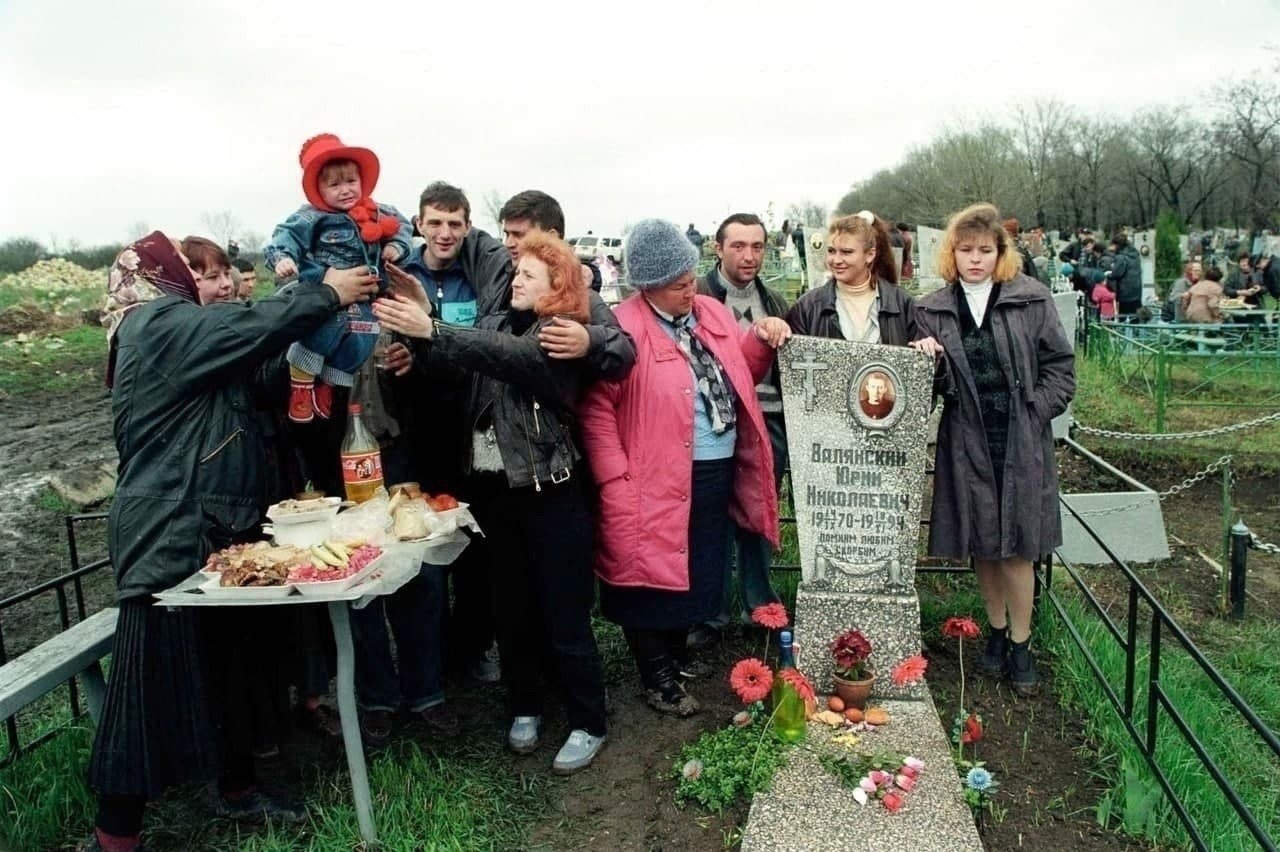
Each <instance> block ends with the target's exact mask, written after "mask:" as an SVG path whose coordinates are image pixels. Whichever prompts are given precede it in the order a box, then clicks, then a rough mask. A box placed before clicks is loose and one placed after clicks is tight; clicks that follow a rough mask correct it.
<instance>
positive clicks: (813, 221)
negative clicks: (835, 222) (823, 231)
mask: <svg viewBox="0 0 1280 852" xmlns="http://www.w3.org/2000/svg"><path fill="white" fill-rule="evenodd" d="M828 212H829V209H828V207H827V206H826V205H825V204H819V203H818V202H816V201H813V200H811V199H808V198H806V199H805V200H803V201H801V202H799V203H797V204H789V205H787V218H788V219H790V220H792V221H796V220H799V221H800V222H803V223H804V224H806V225H812V226H818V227H822V226H825V225H826V224H827V214H828Z"/></svg>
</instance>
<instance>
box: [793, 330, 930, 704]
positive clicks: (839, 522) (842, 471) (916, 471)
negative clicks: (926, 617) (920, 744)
mask: <svg viewBox="0 0 1280 852" xmlns="http://www.w3.org/2000/svg"><path fill="white" fill-rule="evenodd" d="M778 364H779V368H780V373H781V377H782V398H783V405H784V409H785V416H786V423H787V443H788V449H789V451H790V456H791V493H792V499H793V501H794V506H795V515H796V528H797V533H798V538H799V545H800V566H801V571H802V581H801V584H800V587H799V590H798V593H797V603H796V630H797V634H798V635H799V636H800V637H801V642H802V644H804V646H805V647H806V648H812V649H814V650H813V651H808V652H806V653H805V654H804V659H803V663H802V667H803V668H804V669H805V670H806V671H808V672H809V673H810V674H811V675H813V676H814V677H815V678H817V680H816V681H815V685H817V686H818V688H819V689H826V688H827V682H828V681H829V678H830V672H831V668H830V660H829V658H828V655H826V654H825V653H824V650H823V649H824V646H825V645H826V643H827V642H829V641H830V640H831V639H832V638H833V637H834V636H835V635H836V633H838V632H841V631H842V630H844V629H847V628H849V627H857V628H859V629H861V630H862V631H863V632H864V633H866V634H867V636H868V638H869V639H870V640H871V642H872V645H873V649H874V650H873V657H872V660H873V664H874V665H875V666H876V667H877V670H878V671H881V672H883V677H879V678H877V683H876V692H877V694H880V695H896V696H900V697H907V696H909V695H918V694H919V690H894V689H893V688H892V687H891V686H890V684H889V678H888V674H889V671H888V669H889V668H891V667H892V666H893V665H895V664H896V663H898V662H900V661H901V660H902V659H905V658H906V657H908V656H911V655H912V654H915V653H917V652H918V650H919V632H920V620H919V604H918V602H917V600H916V596H915V585H914V584H915V564H916V557H917V551H918V547H919V541H920V512H921V501H922V498H923V495H924V469H925V449H926V447H925V445H926V442H927V440H928V430H927V423H928V419H929V409H930V402H931V399H932V393H933V372H934V365H933V359H932V358H930V357H928V356H926V355H921V354H920V353H918V352H916V351H915V350H912V349H908V348H905V347H898V346H879V345H870V344H861V343H850V342H847V341H844V340H829V339H825V338H815V337H804V336H796V337H793V338H792V339H791V341H790V342H789V343H788V344H787V346H786V347H785V348H784V349H783V350H782V351H781V352H780V353H779V356H778Z"/></svg>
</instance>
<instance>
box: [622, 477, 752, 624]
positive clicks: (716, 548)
mask: <svg viewBox="0 0 1280 852" xmlns="http://www.w3.org/2000/svg"><path fill="white" fill-rule="evenodd" d="M733 468H734V462H733V459H731V458H729V459H719V460H716V461H699V462H694V463H693V505H692V506H691V507H690V509H689V590H688V591H687V592H673V591H669V590H667V589H646V588H637V587H634V586H611V585H609V584H608V583H605V582H601V583H600V611H601V612H602V613H603V614H604V617H605V618H607V619H609V620H610V621H612V622H614V623H616V624H619V625H621V626H623V627H628V628H631V629H634V630H677V629H682V628H687V627H693V626H694V625H695V624H701V623H702V622H704V621H709V620H710V619H712V618H714V617H715V616H716V615H717V614H718V613H719V612H720V610H721V608H722V607H723V605H724V568H725V563H726V560H727V559H728V558H729V554H728V546H729V528H730V522H729V503H730V501H731V500H732V499H733Z"/></svg>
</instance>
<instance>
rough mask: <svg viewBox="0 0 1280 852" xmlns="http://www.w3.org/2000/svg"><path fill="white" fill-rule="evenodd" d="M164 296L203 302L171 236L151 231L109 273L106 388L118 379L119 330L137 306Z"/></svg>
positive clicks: (105, 312) (105, 316)
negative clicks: (117, 345) (117, 347)
mask: <svg viewBox="0 0 1280 852" xmlns="http://www.w3.org/2000/svg"><path fill="white" fill-rule="evenodd" d="M161 296H177V297H178V298H180V299H184V300H186V301H188V302H196V303H197V304H198V303H199V301H200V292H199V290H197V289H196V280H195V278H193V277H192V276H191V270H190V269H188V268H187V264H186V263H185V262H184V261H183V260H182V257H181V256H179V254H178V251H177V249H175V248H174V247H173V243H172V242H170V241H169V238H168V237H166V236H165V235H164V234H162V233H161V232H160V231H152V232H151V233H150V234H147V235H146V236H145V237H143V238H142V239H140V240H138V241H137V242H135V243H133V244H132V245H130V246H128V247H127V248H125V250H124V251H122V252H120V254H119V255H118V256H117V257H116V261H115V263H113V264H112V265H111V271H110V272H109V273H108V274H107V304H106V307H105V308H104V309H103V312H102V324H103V325H105V326H106V327H107V345H108V350H107V387H111V386H112V385H113V384H114V382H115V372H116V331H118V330H119V328H120V321H121V320H123V319H124V318H125V316H126V315H127V314H128V313H129V312H130V311H131V310H132V309H134V308H136V307H139V306H140V305H145V304H146V303H147V302H150V301H151V300H153V299H159V298H160V297H161Z"/></svg>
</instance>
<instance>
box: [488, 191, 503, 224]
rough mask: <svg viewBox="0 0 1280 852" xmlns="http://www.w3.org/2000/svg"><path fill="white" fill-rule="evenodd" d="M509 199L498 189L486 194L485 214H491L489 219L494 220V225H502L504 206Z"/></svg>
mask: <svg viewBox="0 0 1280 852" xmlns="http://www.w3.org/2000/svg"><path fill="white" fill-rule="evenodd" d="M506 201H507V199H506V198H505V197H504V196H503V194H502V193H501V192H498V190H496V189H490V190H488V191H487V192H485V194H484V212H485V213H487V214H489V218H490V219H491V220H493V224H495V225H501V224H502V205H503V204H505V203H506Z"/></svg>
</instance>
